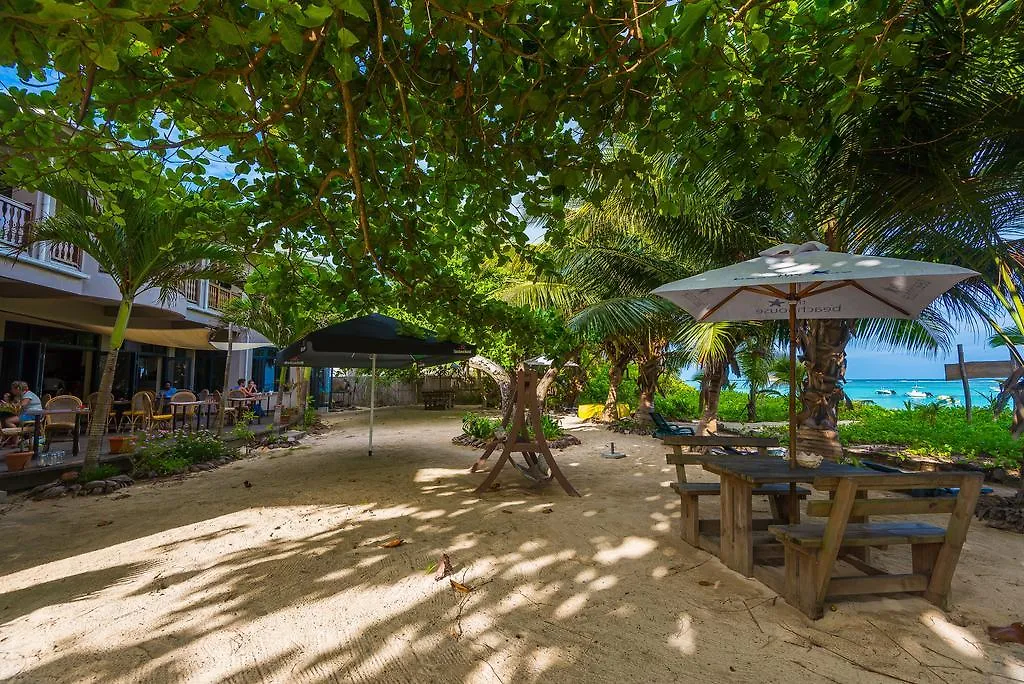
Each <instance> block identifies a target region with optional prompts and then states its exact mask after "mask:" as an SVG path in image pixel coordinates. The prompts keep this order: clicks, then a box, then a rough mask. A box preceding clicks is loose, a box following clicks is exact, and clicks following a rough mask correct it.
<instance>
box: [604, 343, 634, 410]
mask: <svg viewBox="0 0 1024 684" xmlns="http://www.w3.org/2000/svg"><path fill="white" fill-rule="evenodd" d="M611 361H612V363H611V365H609V366H608V397H607V398H606V399H605V400H604V411H603V412H602V413H601V420H602V421H604V422H606V423H610V422H612V421H615V420H618V419H619V386H620V385H621V384H622V377H623V376H624V375H625V374H626V368H627V367H628V366H629V354H627V353H621V354H618V355H616V356H615V357H614V358H613V359H611Z"/></svg>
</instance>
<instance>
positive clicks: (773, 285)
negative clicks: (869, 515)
mask: <svg viewBox="0 0 1024 684" xmlns="http://www.w3.org/2000/svg"><path fill="white" fill-rule="evenodd" d="M974 275H977V273H975V272H974V271H971V270H969V269H966V268H961V267H959V266H949V265H945V264H932V263H927V262H923V261H910V260H907V259H889V258H886V257H874V256H864V255H860V254H845V253H842V252H830V251H828V247H826V246H825V245H823V244H822V243H820V242H805V243H804V244H802V245H794V244H782V245H779V246H777V247H774V248H772V249H769V250H765V251H764V252H761V256H759V257H757V258H756V259H750V260H749V261H744V262H742V263H739V264H733V265H732V266H726V267H725V268H719V269H716V270H714V271H708V272H707V273H702V274H700V275H696V276H692V277H690V278H684V279H683V280H677V281H675V282H673V283H668V284H667V285H662V286H661V287H659V288H658V289H656V290H654V292H653V294H656V295H660V296H661V297H664V298H665V299H668V300H669V301H671V302H673V303H675V304H676V305H678V306H679V307H681V308H683V309H685V310H686V311H687V313H689V314H690V315H691V316H693V318H694V320H696V321H699V322H710V321H766V320H779V319H786V318H788V319H789V368H790V374H789V455H790V465H792V466H793V467H794V468H795V467H796V458H797V451H798V450H797V430H796V375H795V371H796V321H797V319H798V318H801V319H816V318H916V317H917V316H919V315H920V314H921V312H922V311H923V310H924V308H925V307H926V306H928V305H929V304H930V303H931V302H932V301H934V300H935V298H936V297H938V296H939V295H940V294H942V293H943V292H945V291H946V290H948V289H949V288H951V287H953V286H954V285H956V284H957V283H959V282H960V281H962V280H965V279H967V278H970V277H971V276H974ZM791 498H792V497H791ZM794 500H795V499H794ZM791 505H792V504H791Z"/></svg>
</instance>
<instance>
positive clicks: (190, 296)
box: [181, 280, 239, 311]
mask: <svg viewBox="0 0 1024 684" xmlns="http://www.w3.org/2000/svg"><path fill="white" fill-rule="evenodd" d="M181 292H182V294H183V295H184V296H185V300H186V301H187V302H188V303H189V304H192V305H193V306H196V307H198V308H200V309H208V310H211V311H220V310H222V309H223V308H224V305H225V304H226V303H227V302H229V301H230V300H232V299H234V298H235V297H238V296H239V293H237V292H234V291H233V290H232V289H231V288H230V287H227V286H225V285H221V284H220V283H215V282H211V281H209V280H188V281H186V282H185V285H184V286H183V287H182V289H181Z"/></svg>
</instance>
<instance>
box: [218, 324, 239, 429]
mask: <svg viewBox="0 0 1024 684" xmlns="http://www.w3.org/2000/svg"><path fill="white" fill-rule="evenodd" d="M234 341H235V332H234V327H233V326H232V325H231V324H230V323H228V351H227V356H225V357H224V384H223V386H222V387H221V388H220V408H219V409H218V413H217V434H218V435H223V434H224V416H225V414H226V413H227V407H228V387H230V386H231V352H232V351H233V349H234Z"/></svg>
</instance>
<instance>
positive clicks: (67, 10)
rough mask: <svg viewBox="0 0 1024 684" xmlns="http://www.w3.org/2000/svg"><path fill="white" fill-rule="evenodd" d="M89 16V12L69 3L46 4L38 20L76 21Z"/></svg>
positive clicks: (38, 14)
mask: <svg viewBox="0 0 1024 684" xmlns="http://www.w3.org/2000/svg"><path fill="white" fill-rule="evenodd" d="M88 15H89V10H87V9H84V8H82V7H79V6H77V5H72V4H71V3H67V2H52V0H51V1H49V2H44V3H43V8H42V9H41V10H40V11H39V12H38V13H37V14H36V18H38V19H45V20H47V21H74V20H76V19H81V18H83V17H86V16H88Z"/></svg>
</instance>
